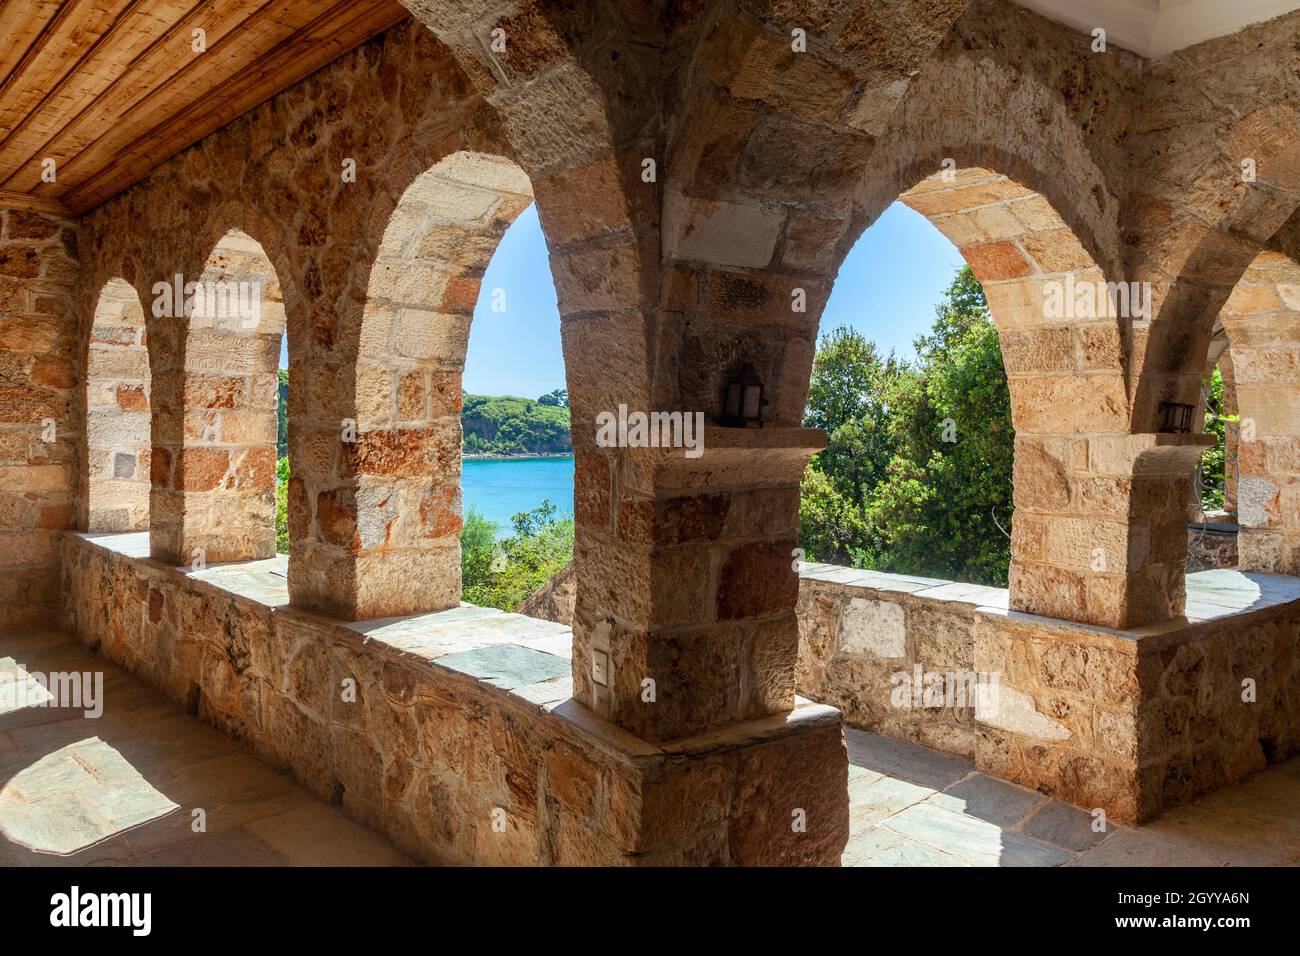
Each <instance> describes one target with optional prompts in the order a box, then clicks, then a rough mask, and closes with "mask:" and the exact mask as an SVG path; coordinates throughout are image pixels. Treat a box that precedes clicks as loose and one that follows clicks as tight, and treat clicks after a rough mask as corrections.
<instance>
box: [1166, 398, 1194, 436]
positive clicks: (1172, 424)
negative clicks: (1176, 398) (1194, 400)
mask: <svg viewBox="0 0 1300 956" xmlns="http://www.w3.org/2000/svg"><path fill="white" fill-rule="evenodd" d="M1193 411H1194V409H1193V407H1192V406H1191V405H1184V404H1183V403H1181V402H1161V403H1160V430H1161V431H1162V432H1172V433H1173V434H1176V435H1185V434H1187V433H1188V432H1190V431H1191V430H1192V412H1193Z"/></svg>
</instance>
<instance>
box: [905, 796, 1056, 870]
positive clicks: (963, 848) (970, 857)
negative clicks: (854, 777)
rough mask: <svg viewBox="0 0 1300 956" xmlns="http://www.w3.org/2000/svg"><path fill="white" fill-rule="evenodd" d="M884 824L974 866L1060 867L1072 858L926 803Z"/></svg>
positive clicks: (981, 821)
mask: <svg viewBox="0 0 1300 956" xmlns="http://www.w3.org/2000/svg"><path fill="white" fill-rule="evenodd" d="M885 826H887V827H889V829H891V830H893V831H895V832H897V833H901V834H903V835H904V836H908V837H911V838H912V839H914V840H920V841H921V842H923V843H928V844H930V845H931V846H935V847H942V848H943V850H944V852H946V853H951V854H953V855H954V856H959V857H961V858H962V859H963V860H966V861H967V862H968V863H972V864H974V865H976V866H1059V865H1061V864H1062V863H1066V862H1068V861H1069V860H1070V859H1071V858H1072V855H1071V854H1069V853H1066V852H1065V851H1063V850H1060V849H1058V848H1057V847H1053V846H1048V845H1047V844H1046V843H1039V842H1038V841H1037V840H1031V839H1029V838H1028V837H1024V836H1021V835H1020V834H1018V833H1012V832H1011V831H1010V830H1003V829H1002V828H1001V827H998V826H995V825H994V824H992V823H986V822H985V821H983V820H977V819H976V818H975V817H969V816H966V815H965V814H962V813H953V812H952V811H951V810H945V809H944V808H942V807H936V806H934V805H933V804H929V803H922V804H918V805H917V806H914V807H908V808H907V809H906V810H904V811H903V812H901V813H899V814H897V815H896V816H893V817H891V818H890V819H889V820H888V821H887V822H886V824H885Z"/></svg>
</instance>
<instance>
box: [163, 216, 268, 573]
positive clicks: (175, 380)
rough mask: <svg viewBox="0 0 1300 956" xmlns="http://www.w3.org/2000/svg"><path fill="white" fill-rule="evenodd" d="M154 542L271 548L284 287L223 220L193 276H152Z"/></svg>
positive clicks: (206, 555) (221, 556)
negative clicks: (159, 388) (156, 391)
mask: <svg viewBox="0 0 1300 956" xmlns="http://www.w3.org/2000/svg"><path fill="white" fill-rule="evenodd" d="M153 292H154V294H155V300H154V313H155V316H156V319H155V322H156V324H157V326H158V327H159V329H160V331H161V330H163V329H166V330H167V333H166V334H164V335H151V338H150V342H151V345H152V348H151V350H150V355H151V363H150V364H151V367H152V369H153V374H154V376H155V379H164V380H166V381H167V382H168V383H170V385H171V388H170V390H169V391H168V392H167V394H168V397H169V399H170V403H169V404H164V405H160V407H159V408H158V409H157V410H156V412H155V416H154V429H153V437H154V455H153V469H152V482H153V511H154V515H155V520H154V523H153V526H152V528H151V551H152V552H153V553H154V555H155V556H156V557H163V558H164V559H166V560H170V561H172V562H173V563H180V564H189V563H191V562H196V561H201V562H203V563H212V562H221V561H242V560H256V559H259V558H268V557H271V556H273V555H274V554H275V464H276V433H277V424H276V421H277V420H276V405H277V402H278V397H279V396H278V393H279V377H278V372H277V369H278V366H279V355H280V342H281V336H282V335H283V334H284V332H285V325H286V319H285V308H284V294H283V291H282V289H281V287H280V282H279V279H278V276H277V272H276V269H275V266H274V265H273V264H272V263H271V260H270V258H269V257H268V256H267V254H266V252H265V251H264V249H263V247H262V246H261V244H260V243H259V242H258V241H257V240H255V239H254V238H252V237H251V236H250V235H249V234H247V233H245V232H243V231H241V230H239V229H235V228H232V229H229V230H228V231H227V232H225V233H224V235H222V236H221V238H220V239H218V240H217V242H216V243H215V245H213V247H212V251H211V253H210V254H209V255H208V257H207V259H206V261H205V262H204V263H203V268H202V271H201V272H200V273H199V274H198V276H197V278H196V279H194V280H188V279H186V278H185V277H184V276H183V275H182V276H181V277H180V280H179V285H178V279H177V277H175V276H173V277H172V278H171V279H170V280H169V281H168V280H163V281H160V282H159V283H158V284H156V285H155V286H154V288H153Z"/></svg>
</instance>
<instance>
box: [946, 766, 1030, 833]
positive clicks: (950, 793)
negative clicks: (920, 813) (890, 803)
mask: <svg viewBox="0 0 1300 956" xmlns="http://www.w3.org/2000/svg"><path fill="white" fill-rule="evenodd" d="M1042 801H1043V796H1042V794H1040V793H1035V792H1034V791H1033V790H1026V789H1024V788H1023V787H1017V786H1016V785H1015V784H1011V783H1007V782H1006V781H1005V780H999V779H997V778H996V777H990V776H988V775H987V774H983V773H976V774H973V775H971V776H970V777H967V778H966V779H965V780H959V781H958V782H957V783H954V784H953V785H952V786H950V787H948V788H947V789H946V790H944V791H942V792H941V793H936V794H935V795H934V796H932V797H930V799H929V800H928V801H927V802H929V803H932V804H934V805H935V806H938V807H943V808H944V809H945V810H952V811H954V812H956V813H964V814H966V815H967V816H972V817H975V818H977V819H979V820H984V821H986V822H988V823H992V824H994V825H996V826H1000V827H1009V826H1011V825H1012V824H1013V823H1015V822H1016V821H1017V820H1019V819H1020V818H1021V817H1023V816H1024V815H1025V814H1026V813H1028V812H1029V811H1030V810H1031V809H1033V808H1034V807H1035V806H1037V805H1038V804H1039V803H1042Z"/></svg>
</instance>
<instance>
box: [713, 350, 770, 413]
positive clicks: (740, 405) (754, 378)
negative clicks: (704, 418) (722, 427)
mask: <svg viewBox="0 0 1300 956" xmlns="http://www.w3.org/2000/svg"><path fill="white" fill-rule="evenodd" d="M766 404H767V399H766V398H764V396H763V383H762V381H761V380H760V379H759V377H758V373H757V372H756V371H754V366H752V365H746V366H744V367H743V368H742V369H741V370H740V371H739V373H737V375H736V377H735V378H733V379H732V380H731V381H730V382H728V383H727V399H726V402H725V404H724V406H723V415H722V419H723V423H724V424H726V425H729V426H730V427H732V428H762V427H763V406H764V405H766Z"/></svg>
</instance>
